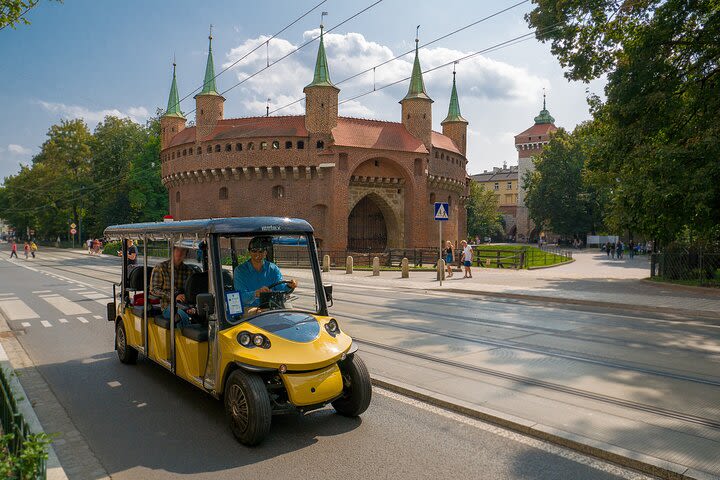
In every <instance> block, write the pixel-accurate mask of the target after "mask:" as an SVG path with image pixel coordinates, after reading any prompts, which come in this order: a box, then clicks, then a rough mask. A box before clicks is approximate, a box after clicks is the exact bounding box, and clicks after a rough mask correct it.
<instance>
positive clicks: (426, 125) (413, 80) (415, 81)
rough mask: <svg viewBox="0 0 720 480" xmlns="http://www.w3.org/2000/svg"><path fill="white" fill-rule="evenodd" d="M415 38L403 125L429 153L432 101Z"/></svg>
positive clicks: (417, 41) (402, 102)
mask: <svg viewBox="0 0 720 480" xmlns="http://www.w3.org/2000/svg"><path fill="white" fill-rule="evenodd" d="M419 42H420V40H419V39H418V38H415V62H414V63H413V70H412V76H411V77H410V86H409V87H408V93H407V95H405V98H403V99H402V100H400V104H401V105H402V123H403V125H405V128H406V129H407V131H408V132H410V133H411V134H412V135H414V136H416V137H417V138H419V139H420V140H422V142H423V143H424V144H425V147H427V149H428V151H430V149H431V148H432V103H433V101H432V99H431V98H430V97H429V96H428V94H427V92H426V91H425V82H424V81H423V77H422V69H421V68H420V56H419V52H418V50H419V46H418V44H419Z"/></svg>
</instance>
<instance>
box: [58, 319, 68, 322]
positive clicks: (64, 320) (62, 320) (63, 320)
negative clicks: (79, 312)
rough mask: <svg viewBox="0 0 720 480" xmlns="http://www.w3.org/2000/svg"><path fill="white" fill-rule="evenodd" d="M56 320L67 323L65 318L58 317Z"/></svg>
mask: <svg viewBox="0 0 720 480" xmlns="http://www.w3.org/2000/svg"><path fill="white" fill-rule="evenodd" d="M58 322H60V323H67V322H68V321H67V318H58Z"/></svg>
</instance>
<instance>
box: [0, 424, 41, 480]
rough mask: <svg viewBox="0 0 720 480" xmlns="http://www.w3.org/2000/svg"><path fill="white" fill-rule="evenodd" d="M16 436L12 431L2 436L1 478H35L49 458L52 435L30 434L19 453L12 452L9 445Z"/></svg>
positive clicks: (31, 479)
mask: <svg viewBox="0 0 720 480" xmlns="http://www.w3.org/2000/svg"><path fill="white" fill-rule="evenodd" d="M14 438H15V437H14V435H13V434H12V433H9V434H7V435H2V436H0V478H7V479H17V480H35V479H36V478H38V477H39V476H40V474H41V473H42V472H43V465H44V462H45V461H46V460H47V458H48V454H47V446H48V445H49V444H50V437H49V436H48V435H46V434H44V433H33V434H30V435H28V436H27V438H26V439H25V441H24V442H23V444H22V447H20V449H19V451H18V453H16V454H12V453H10V450H9V446H10V444H11V443H12V442H13V440H14Z"/></svg>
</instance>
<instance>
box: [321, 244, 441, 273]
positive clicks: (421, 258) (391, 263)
mask: <svg viewBox="0 0 720 480" xmlns="http://www.w3.org/2000/svg"><path fill="white" fill-rule="evenodd" d="M325 255H328V256H329V257H330V267H331V268H343V267H345V262H346V261H347V257H349V256H351V257H353V265H354V266H355V267H372V262H373V258H375V257H378V258H379V259H380V266H382V267H400V264H401V263H402V259H403V258H407V259H408V263H409V265H410V266H411V267H433V266H435V264H436V262H437V260H438V249H437V248H390V249H387V250H385V251H383V252H353V251H350V250H322V249H319V250H318V256H319V258H320V262H322V261H323V257H324V256H325Z"/></svg>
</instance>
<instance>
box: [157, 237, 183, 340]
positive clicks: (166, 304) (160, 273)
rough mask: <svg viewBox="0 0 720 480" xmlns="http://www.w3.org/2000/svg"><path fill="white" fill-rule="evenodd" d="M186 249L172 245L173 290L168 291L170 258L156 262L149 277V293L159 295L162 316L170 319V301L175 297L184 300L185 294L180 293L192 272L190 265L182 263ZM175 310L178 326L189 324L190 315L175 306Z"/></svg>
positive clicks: (177, 299)
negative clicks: (178, 318)
mask: <svg viewBox="0 0 720 480" xmlns="http://www.w3.org/2000/svg"><path fill="white" fill-rule="evenodd" d="M186 253H187V251H186V249H184V248H182V247H173V253H172V262H173V264H174V265H175V292H171V291H170V260H165V261H164V262H161V263H158V264H157V265H155V268H153V271H152V276H151V277H150V294H151V295H155V296H157V297H160V306H161V308H162V311H163V317H165V318H167V319H170V302H171V301H172V300H171V299H173V298H174V299H175V300H176V301H177V302H184V301H185V294H184V293H182V289H183V286H184V285H185V281H186V280H187V279H188V277H189V276H190V275H191V274H192V270H191V269H190V267H188V266H187V265H185V264H184V263H183V259H184V258H185V255H186ZM175 311H176V312H177V314H178V315H179V316H180V321H179V322H178V323H177V325H178V326H180V327H184V326H187V325H190V316H189V315H188V314H187V313H186V312H184V311H183V310H180V309H179V308H177V305H176V306H175Z"/></svg>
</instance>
